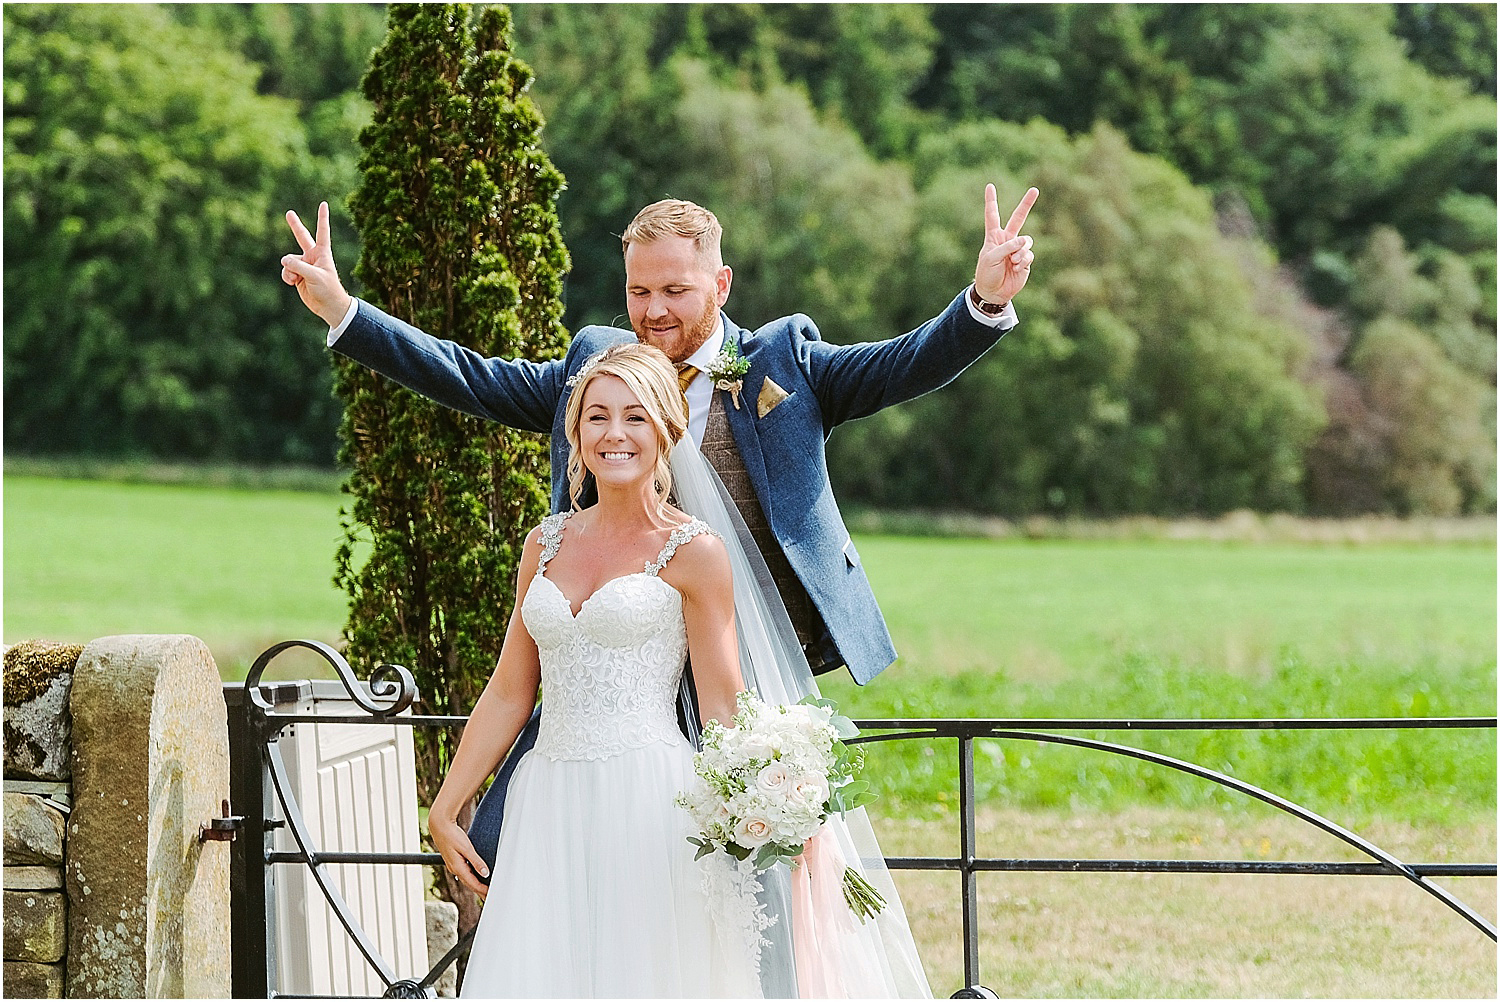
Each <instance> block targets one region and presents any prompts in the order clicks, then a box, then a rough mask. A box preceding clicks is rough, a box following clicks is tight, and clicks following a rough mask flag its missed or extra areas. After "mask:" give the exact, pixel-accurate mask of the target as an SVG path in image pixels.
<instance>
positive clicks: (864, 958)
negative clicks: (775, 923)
mask: <svg viewBox="0 0 1500 1002" xmlns="http://www.w3.org/2000/svg"><path fill="white" fill-rule="evenodd" d="M846 865H847V864H846V862H845V860H844V854H843V852H842V851H841V850H840V848H839V842H838V839H837V838H836V837H835V836H834V835H833V833H832V832H830V831H829V830H828V827H827V826H826V825H825V826H824V827H823V828H821V829H819V831H818V833H817V834H816V835H814V836H813V837H812V838H810V839H808V840H807V841H806V842H805V843H803V845H802V854H801V855H800V856H798V857H796V865H794V866H793V868H792V949H793V951H794V952H795V953H796V956H797V988H798V991H799V993H800V994H801V996H802V997H803V998H805V999H848V998H880V997H882V996H884V995H885V994H886V993H887V989H886V987H885V984H884V980H883V979H882V978H881V976H880V972H881V966H882V963H881V957H880V954H879V952H878V951H877V950H876V949H875V946H874V943H875V940H876V932H875V925H874V923H875V920H874V919H870V920H868V921H869V927H868V928H866V926H865V924H864V923H861V922H860V920H859V916H857V915H855V914H854V913H853V912H852V911H850V910H849V905H848V903H847V902H846V901H845V900H844V867H845V866H846Z"/></svg>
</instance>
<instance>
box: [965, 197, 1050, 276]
mask: <svg viewBox="0 0 1500 1002" xmlns="http://www.w3.org/2000/svg"><path fill="white" fill-rule="evenodd" d="M1036 197H1037V190H1036V189H1035V188H1027V189H1026V194H1024V195H1022V196H1021V204H1020V205H1017V206H1016V211H1014V212H1012V213H1011V214H1010V221H1009V222H1007V223H1006V224H1005V225H1004V226H1001V225H1000V201H999V199H998V198H997V197H996V195H995V186H994V185H992V184H987V185H985V186H984V246H983V247H981V248H980V249H979V263H978V264H977V265H975V267H974V291H975V292H977V293H979V298H980V299H983V300H984V301H985V302H987V303H1008V302H1010V301H1011V300H1012V299H1014V298H1015V296H1016V293H1018V292H1020V291H1021V290H1022V289H1023V288H1025V286H1026V279H1027V278H1029V277H1030V276H1031V262H1032V261H1033V260H1035V255H1033V254H1032V253H1031V238H1030V237H1027V236H1022V235H1021V227H1022V226H1024V225H1025V224H1026V216H1027V214H1028V213H1030V212H1031V207H1032V205H1034V204H1036Z"/></svg>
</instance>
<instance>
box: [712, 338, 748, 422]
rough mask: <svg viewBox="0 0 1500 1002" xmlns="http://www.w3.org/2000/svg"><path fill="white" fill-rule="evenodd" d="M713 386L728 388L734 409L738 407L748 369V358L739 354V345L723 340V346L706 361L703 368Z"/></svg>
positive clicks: (722, 388)
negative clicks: (706, 363)
mask: <svg viewBox="0 0 1500 1002" xmlns="http://www.w3.org/2000/svg"><path fill="white" fill-rule="evenodd" d="M705 371H706V372H707V373H708V378H709V379H712V380H713V381H714V387H715V388H716V389H720V390H728V391H729V396H730V398H731V399H732V400H733V401H734V409H735V410H739V409H740V390H742V389H744V388H745V373H747V372H749V371H750V360H749V359H747V358H746V357H745V356H743V355H741V354H740V346H739V344H737V343H736V342H734V341H729V340H727V339H726V340H725V342H724V347H723V348H722V349H721V350H720V351H719V353H718V354H717V355H715V356H714V357H713V358H712V359H711V360H710V361H709V363H708V368H707V369H706V370H705Z"/></svg>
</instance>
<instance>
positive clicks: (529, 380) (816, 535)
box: [333, 290, 1004, 685]
mask: <svg viewBox="0 0 1500 1002" xmlns="http://www.w3.org/2000/svg"><path fill="white" fill-rule="evenodd" d="M965 294H967V290H966V291H965ZM1003 333H1004V331H1002V330H1001V329H999V328H995V327H990V326H988V325H986V324H982V323H980V322H979V321H977V320H975V319H974V317H973V315H972V314H971V313H970V312H969V308H968V306H967V304H966V303H965V302H964V295H960V296H958V297H957V298H955V299H954V300H953V302H952V303H950V304H949V305H948V308H947V309H945V310H944V311H943V312H942V313H941V314H939V315H938V316H937V317H934V318H933V319H932V320H929V321H928V322H927V323H925V324H923V325H922V326H920V327H918V328H917V329H916V330H913V331H910V332H909V333H906V334H903V335H901V336H899V337H894V338H891V339H889V340H886V341H872V342H864V343H859V344H851V345H835V344H830V343H828V342H827V341H824V340H823V339H822V337H821V336H820V335H819V334H818V328H817V326H816V325H815V324H814V323H813V322H812V320H810V319H809V318H807V317H806V316H803V315H802V314H797V315H795V316H791V317H785V318H783V319H781V320H776V321H774V322H772V323H769V324H767V325H765V326H764V327H762V328H760V329H759V330H757V331H754V332H753V333H752V332H751V331H747V330H745V329H744V328H742V327H739V326H737V325H736V324H734V323H733V322H732V321H730V320H729V318H728V317H725V318H724V338H725V342H726V344H727V343H729V342H731V341H733V342H734V343H737V344H738V345H739V347H740V351H741V353H742V354H743V355H744V357H745V358H746V359H747V360H748V361H749V363H750V369H749V372H748V373H747V374H746V376H745V379H744V390H743V391H742V392H741V394H740V403H741V406H740V407H739V408H735V407H732V406H726V407H725V408H724V413H725V415H726V417H727V418H728V420H729V427H730V431H731V433H732V434H733V436H734V440H735V444H736V445H738V446H739V450H740V456H741V458H742V459H743V460H744V463H745V469H746V471H747V472H748V473H749V476H750V482H751V484H752V485H753V487H754V489H755V494H756V497H757V498H758V499H759V501H760V504H761V508H762V509H763V510H764V511H765V514H766V518H767V519H768V520H769V522H770V524H771V528H772V530H773V531H774V532H775V534H776V538H777V540H779V541H780V542H781V545H782V548H783V550H784V551H785V553H786V556H787V560H788V562H789V563H790V564H791V566H792V569H793V570H794V571H795V572H796V574H797V577H798V578H800V579H801V581H802V584H803V586H804V587H806V589H807V593H808V595H809V597H811V599H812V601H813V604H814V606H815V607H816V608H817V610H818V613H819V614H820V615H821V617H822V619H823V622H824V624H825V625H826V626H827V628H828V630H829V631H830V633H831V635H832V639H833V643H834V645H835V646H836V647H837V648H838V654H839V657H840V658H841V659H842V660H843V662H844V663H845V664H847V665H848V666H849V673H850V674H851V675H853V676H854V680H855V681H856V682H858V683H859V684H861V685H863V684H865V683H866V682H868V681H870V679H872V678H874V677H875V676H876V675H878V674H879V673H880V672H882V671H884V670H885V669H886V668H887V667H888V666H889V665H890V664H891V662H892V661H894V660H895V659H896V650H895V647H894V646H893V645H892V643H891V636H890V632H889V631H888V630H887V629H886V625H885V619H884V617H882V616H881V614H880V608H879V606H878V605H877V604H876V602H875V595H874V593H873V592H872V591H871V589H870V583H869V581H868V580H867V579H866V577H865V572H864V569H863V568H862V567H861V566H860V561H859V553H858V552H857V551H856V550H855V548H854V544H853V542H852V541H851V540H850V538H849V531H848V529H846V528H845V526H844V520H843V517H842V516H841V515H840V514H839V510H838V505H837V504H836V503H835V501H834V497H833V487H832V485H831V484H830V483H829V481H828V463H827V458H826V455H825V452H824V447H823V445H824V442H825V440H826V439H827V437H828V435H829V433H830V432H832V431H833V429H834V428H836V427H837V426H838V425H840V424H843V423H844V422H845V421H848V420H851V419H853V418H858V417H865V416H867V415H869V414H873V413H875V412H876V411H878V410H880V409H881V408H882V407H889V406H891V405H892V404H897V403H901V402H902V401H905V400H910V399H912V398H913V397H916V396H919V395H921V394H923V393H927V392H928V391H930V390H935V389H937V388H938V387H940V386H942V385H943V384H945V383H948V382H950V381H951V380H952V379H953V378H954V377H955V376H957V375H958V374H959V373H960V372H962V371H963V370H964V369H966V368H967V367H968V366H969V365H971V364H972V363H973V362H974V361H975V360H976V359H978V358H979V357H980V356H981V355H983V354H984V353H985V352H986V351H987V350H989V348H990V347H991V346H992V345H994V344H995V342H996V341H998V340H999V339H1000V337H1001V336H1002V334H1003ZM634 338H635V335H634V334H633V333H632V332H631V331H628V330H622V329H621V328H618V327H599V326H591V327H585V328H584V329H583V330H581V331H579V332H578V333H577V335H576V336H575V337H574V338H573V341H572V344H571V345H570V346H569V348H568V352H567V355H566V357H564V358H562V359H558V360H554V361H549V362H529V361H522V360H516V359H506V358H485V357H484V356H482V355H480V354H479V353H477V352H475V351H472V350H470V349H468V348H465V347H463V346H462V345H458V344H455V343H453V342H451V341H444V340H441V339H438V338H434V337H431V336H429V335H427V334H424V333H423V332H422V331H420V330H417V329H416V328H415V327H412V326H411V325H410V324H407V323H404V322H402V321H400V320H398V319H396V318H395V317H392V316H390V315H389V314H387V313H385V312H383V311H381V310H379V309H377V308H375V307H373V306H371V305H370V304H369V303H366V302H363V301H360V303H359V307H358V312H357V314H356V315H355V317H354V318H353V319H352V320H351V321H350V324H349V326H348V327H347V328H346V329H345V330H344V332H343V334H342V335H340V336H339V338H338V339H337V340H336V341H335V342H334V345H333V347H334V349H335V350H336V351H338V352H340V353H342V354H344V355H347V356H348V357H349V358H352V359H354V360H355V361H357V362H359V363H361V364H363V365H366V366H368V367H369V368H371V369H374V370H375V371H377V372H380V373H382V374H384V375H386V376H389V377H390V378H391V379H394V380H395V381H396V382H398V383H400V384H402V385H403V386H406V387H408V388H410V389H412V390H415V391H416V392H418V393H421V394H423V395H424V396H427V397H430V398H432V399H433V400H436V401H437V402H438V403H441V404H444V405H446V406H448V407H452V408H454V409H455V410H459V411H463V412H464V413H466V414H473V415H475V416H478V417H483V418H489V419H490V420H493V421H499V422H500V423H502V424H506V425H510V426H511V427H514V428H521V429H525V430H527V431H534V432H548V433H550V434H551V435H552V509H553V511H561V510H563V508H564V507H566V506H567V503H568V499H567V461H568V439H567V434H566V432H565V430H564V427H563V419H564V412H565V410H566V407H567V401H568V394H569V393H570V392H572V391H571V389H570V388H569V387H568V385H567V381H568V379H569V377H571V376H572V375H573V373H575V372H576V371H577V370H578V368H579V367H580V366H581V365H582V364H583V363H584V362H585V361H586V360H587V359H588V358H590V357H591V356H593V355H594V354H596V353H598V352H600V351H602V350H603V349H604V348H606V347H608V346H609V345H611V344H614V343H617V342H620V341H627V340H634ZM767 380H771V381H773V382H774V383H775V384H776V385H777V386H779V387H781V389H782V390H784V391H785V392H786V394H787V395H786V397H785V398H784V399H782V400H781V401H780V403H778V404H777V405H776V406H775V407H774V408H772V409H771V410H770V411H768V412H767V413H766V414H765V415H764V416H760V415H759V414H758V413H757V408H756V401H757V399H758V398H759V396H760V393H761V389H762V387H763V386H764V384H765V382H766V381H767ZM715 392H727V391H722V390H720V391H715ZM726 403H727V402H726ZM771 471H774V474H773V473H772V472H771Z"/></svg>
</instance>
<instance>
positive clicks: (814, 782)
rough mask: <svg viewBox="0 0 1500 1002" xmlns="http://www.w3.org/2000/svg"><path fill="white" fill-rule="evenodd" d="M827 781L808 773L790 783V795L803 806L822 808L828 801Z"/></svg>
mask: <svg viewBox="0 0 1500 1002" xmlns="http://www.w3.org/2000/svg"><path fill="white" fill-rule="evenodd" d="M829 792H830V791H829V789H828V781H827V780H826V779H824V778H823V777H822V776H818V775H814V774H812V773H808V774H805V775H802V776H798V777H797V778H796V779H795V780H794V781H793V782H792V795H793V796H795V797H796V798H797V799H798V800H800V801H802V802H803V803H804V804H811V805H813V806H819V807H820V806H822V805H823V804H824V803H825V802H826V801H827V800H828V794H829Z"/></svg>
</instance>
